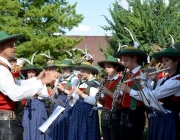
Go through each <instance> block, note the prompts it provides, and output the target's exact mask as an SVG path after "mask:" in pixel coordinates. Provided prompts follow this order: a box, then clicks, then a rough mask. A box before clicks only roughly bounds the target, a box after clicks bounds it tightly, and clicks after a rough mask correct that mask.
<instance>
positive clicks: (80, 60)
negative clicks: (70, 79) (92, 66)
mask: <svg viewBox="0 0 180 140" xmlns="http://www.w3.org/2000/svg"><path fill="white" fill-rule="evenodd" d="M82 62H87V59H85V58H79V59H78V60H77V63H76V65H80V64H81V63H82Z"/></svg>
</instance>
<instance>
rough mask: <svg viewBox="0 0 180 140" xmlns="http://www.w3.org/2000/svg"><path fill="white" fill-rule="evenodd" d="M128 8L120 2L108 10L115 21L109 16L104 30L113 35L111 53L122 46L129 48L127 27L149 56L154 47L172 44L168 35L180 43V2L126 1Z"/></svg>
mask: <svg viewBox="0 0 180 140" xmlns="http://www.w3.org/2000/svg"><path fill="white" fill-rule="evenodd" d="M127 2H128V4H129V8H128V9H125V8H123V7H122V6H121V5H119V3H118V1H116V2H115V3H113V5H112V7H110V8H109V12H110V14H111V16H112V20H109V19H108V18H107V17H106V16H104V17H105V19H106V21H107V22H108V26H102V28H103V29H104V30H106V31H112V32H113V33H112V35H113V37H112V38H108V37H107V39H108V41H109V44H110V46H109V49H111V51H112V50H113V51H114V52H116V51H117V49H118V46H119V42H120V43H121V44H122V45H125V44H126V45H128V43H129V42H130V40H131V37H130V35H129V33H128V32H127V31H126V30H125V29H124V27H127V28H128V29H129V30H130V31H131V32H132V34H133V36H134V38H135V40H136V41H137V42H139V43H140V47H139V48H140V49H142V50H144V51H147V52H150V51H151V48H150V45H151V44H152V43H157V44H160V45H162V46H164V47H167V46H169V45H170V43H171V38H170V36H169V34H171V35H172V36H173V37H174V40H175V41H178V40H180V30H179V26H180V18H179V14H180V13H179V10H180V1H179V0H169V3H165V1H164V0H127Z"/></svg>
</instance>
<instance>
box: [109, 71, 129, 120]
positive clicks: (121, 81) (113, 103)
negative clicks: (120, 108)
mask: <svg viewBox="0 0 180 140" xmlns="http://www.w3.org/2000/svg"><path fill="white" fill-rule="evenodd" d="M126 71H127V68H124V71H123V75H122V78H121V80H120V82H119V84H121V83H123V81H124V78H125V75H126ZM119 84H118V85H119ZM119 93H120V90H119V89H118V87H117V89H116V90H115V92H114V96H113V101H112V107H111V110H110V113H109V116H108V118H109V119H111V118H112V113H113V111H114V108H115V105H116V102H117V98H118V95H119Z"/></svg>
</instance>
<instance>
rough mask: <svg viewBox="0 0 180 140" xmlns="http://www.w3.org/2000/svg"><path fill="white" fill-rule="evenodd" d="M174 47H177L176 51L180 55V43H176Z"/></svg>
mask: <svg viewBox="0 0 180 140" xmlns="http://www.w3.org/2000/svg"><path fill="white" fill-rule="evenodd" d="M174 47H175V49H176V51H177V52H179V53H180V42H176V43H174Z"/></svg>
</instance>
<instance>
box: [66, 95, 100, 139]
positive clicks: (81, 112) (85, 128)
mask: <svg viewBox="0 0 180 140" xmlns="http://www.w3.org/2000/svg"><path fill="white" fill-rule="evenodd" d="M92 108H93V105H90V104H88V103H86V102H84V99H81V98H80V99H79V100H77V102H76V104H75V105H74V108H73V111H72V115H71V118H70V122H69V128H68V140H100V131H99V119H98V111H94V115H93V117H92V118H91V117H88V115H89V113H90V112H91V110H92Z"/></svg>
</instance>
